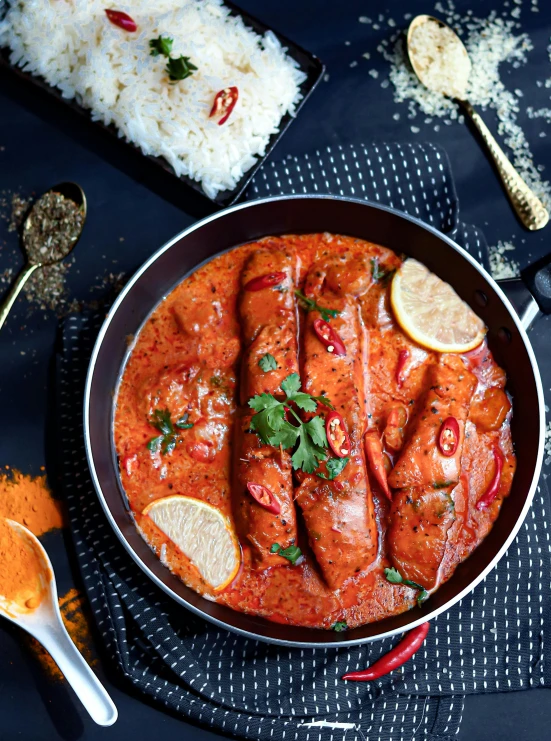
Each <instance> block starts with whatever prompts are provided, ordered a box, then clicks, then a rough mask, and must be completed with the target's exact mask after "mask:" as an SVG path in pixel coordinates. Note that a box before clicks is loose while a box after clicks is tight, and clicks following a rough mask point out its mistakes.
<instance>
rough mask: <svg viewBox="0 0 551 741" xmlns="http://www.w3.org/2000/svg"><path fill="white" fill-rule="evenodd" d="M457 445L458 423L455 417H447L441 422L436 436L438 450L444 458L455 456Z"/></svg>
mask: <svg viewBox="0 0 551 741" xmlns="http://www.w3.org/2000/svg"><path fill="white" fill-rule="evenodd" d="M458 445H459V422H458V421H457V420H456V418H455V417H448V418H447V419H445V420H444V421H443V422H442V426H441V427H440V433H439V435H438V449H439V450H440V452H441V453H442V455H445V456H446V458H451V456H452V455H455V451H456V450H457V446H458Z"/></svg>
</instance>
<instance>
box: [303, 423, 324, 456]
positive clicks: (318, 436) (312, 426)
mask: <svg viewBox="0 0 551 741" xmlns="http://www.w3.org/2000/svg"><path fill="white" fill-rule="evenodd" d="M303 427H304V428H305V429H306V431H307V433H308V434H309V435H310V437H311V438H312V442H313V443H314V445H319V446H320V447H321V448H326V447H327V435H326V434H325V426H324V424H323V419H322V418H321V417H314V418H313V419H311V420H310V421H309V422H306V424H304V425H303ZM324 458H325V455H324Z"/></svg>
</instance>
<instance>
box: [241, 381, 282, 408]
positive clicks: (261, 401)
mask: <svg viewBox="0 0 551 741" xmlns="http://www.w3.org/2000/svg"><path fill="white" fill-rule="evenodd" d="M283 383H285V381H284V382H283ZM282 385H283V384H282ZM249 406H250V407H251V409H254V410H255V412H261V411H262V410H264V409H272V408H273V407H278V406H281V402H280V401H278V400H277V399H275V398H274V397H273V396H272V395H271V394H259V395H258V396H253V398H252V399H249Z"/></svg>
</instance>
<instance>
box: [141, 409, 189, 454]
mask: <svg viewBox="0 0 551 741" xmlns="http://www.w3.org/2000/svg"><path fill="white" fill-rule="evenodd" d="M188 419H189V414H188V413H187V412H186V414H184V415H183V416H182V417H180V419H179V420H178V421H177V422H176V427H178V428H179V429H178V430H176V429H174V425H173V424H172V420H171V419H170V412H169V411H168V409H155V411H154V412H153V414H152V415H151V417H150V418H149V424H150V425H152V426H153V427H155V429H156V430H159V432H160V433H161V434H160V435H157V437H153V438H152V439H151V440H150V441H149V442H148V443H147V448H148V450H149V451H151V453H158V452H159V451H161V453H162V454H163V455H166V454H168V453H172V451H173V450H174V448H175V447H176V443H179V442H180V440H181V436H180V431H179V430H189V429H191V428H192V427H193V423H191V422H188Z"/></svg>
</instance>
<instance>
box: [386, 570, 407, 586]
mask: <svg viewBox="0 0 551 741" xmlns="http://www.w3.org/2000/svg"><path fill="white" fill-rule="evenodd" d="M385 577H386V580H387V581H389V582H390V583H391V584H401V583H402V581H403V579H402V576H401V575H400V572H399V571H397V570H396V569H385Z"/></svg>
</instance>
